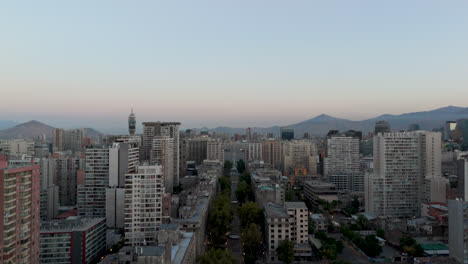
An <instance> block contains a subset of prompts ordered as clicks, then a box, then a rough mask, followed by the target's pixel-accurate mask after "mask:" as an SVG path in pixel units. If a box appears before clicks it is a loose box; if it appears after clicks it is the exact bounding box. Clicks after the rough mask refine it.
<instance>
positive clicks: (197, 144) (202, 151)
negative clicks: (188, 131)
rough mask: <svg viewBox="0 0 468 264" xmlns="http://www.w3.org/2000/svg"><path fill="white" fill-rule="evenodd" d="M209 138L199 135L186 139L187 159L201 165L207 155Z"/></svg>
mask: <svg viewBox="0 0 468 264" xmlns="http://www.w3.org/2000/svg"><path fill="white" fill-rule="evenodd" d="M208 141H209V138H206V137H201V138H194V139H189V140H188V141H187V161H195V164H197V165H201V164H202V162H203V161H204V160H206V158H207V157H208V153H207V152H208V149H207V148H208Z"/></svg>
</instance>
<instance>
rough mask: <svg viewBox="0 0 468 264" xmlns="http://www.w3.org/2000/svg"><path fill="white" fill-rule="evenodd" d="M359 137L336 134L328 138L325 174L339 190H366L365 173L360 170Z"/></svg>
mask: <svg viewBox="0 0 468 264" xmlns="http://www.w3.org/2000/svg"><path fill="white" fill-rule="evenodd" d="M360 163H361V162H360V156H359V138H356V137H346V136H339V135H335V136H332V137H329V138H328V139H327V157H326V158H325V159H324V176H325V178H326V179H328V181H329V182H331V183H333V184H335V186H336V187H337V188H338V190H347V191H351V192H363V191H364V173H363V172H361V171H360V165H361V164H360Z"/></svg>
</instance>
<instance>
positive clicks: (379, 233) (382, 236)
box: [375, 228, 385, 238]
mask: <svg viewBox="0 0 468 264" xmlns="http://www.w3.org/2000/svg"><path fill="white" fill-rule="evenodd" d="M375 233H376V235H377V236H378V237H380V238H385V231H384V230H383V229H382V228H377V230H376V231H375Z"/></svg>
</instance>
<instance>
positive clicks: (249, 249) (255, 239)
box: [241, 223, 262, 263]
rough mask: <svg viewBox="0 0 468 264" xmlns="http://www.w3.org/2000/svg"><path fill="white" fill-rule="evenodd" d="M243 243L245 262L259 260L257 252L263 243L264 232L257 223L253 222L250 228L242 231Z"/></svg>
mask: <svg viewBox="0 0 468 264" xmlns="http://www.w3.org/2000/svg"><path fill="white" fill-rule="evenodd" d="M241 240H242V245H243V246H244V252H245V253H246V254H245V262H246V263H255V261H256V260H257V254H256V253H257V252H258V251H259V250H260V244H261V243H262V232H261V231H260V228H259V227H258V225H257V224H255V223H251V224H250V225H249V227H248V228H245V229H244V231H243V232H242V233H241Z"/></svg>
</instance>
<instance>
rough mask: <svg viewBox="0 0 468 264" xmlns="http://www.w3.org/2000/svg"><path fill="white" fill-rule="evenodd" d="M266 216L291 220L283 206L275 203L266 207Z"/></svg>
mask: <svg viewBox="0 0 468 264" xmlns="http://www.w3.org/2000/svg"><path fill="white" fill-rule="evenodd" d="M265 214H266V216H267V217H268V218H289V215H288V212H286V209H285V208H284V207H283V206H281V205H279V204H274V203H268V204H266V205H265Z"/></svg>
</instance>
